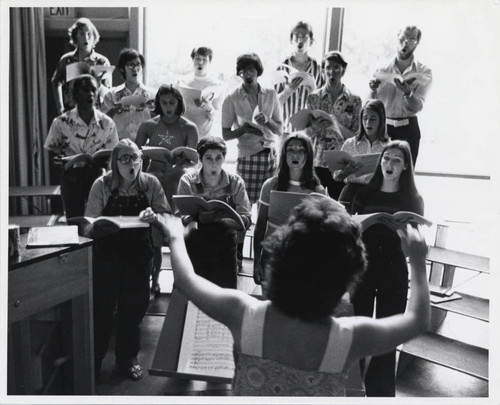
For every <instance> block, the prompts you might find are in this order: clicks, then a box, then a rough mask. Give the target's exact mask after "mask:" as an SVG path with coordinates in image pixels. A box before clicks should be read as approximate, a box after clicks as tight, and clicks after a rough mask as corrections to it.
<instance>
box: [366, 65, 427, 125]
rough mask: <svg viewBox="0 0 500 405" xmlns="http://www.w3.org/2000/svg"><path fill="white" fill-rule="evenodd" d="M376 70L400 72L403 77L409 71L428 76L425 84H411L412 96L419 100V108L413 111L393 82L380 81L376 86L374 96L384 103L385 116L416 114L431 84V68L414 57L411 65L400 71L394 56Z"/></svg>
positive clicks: (395, 116) (402, 116)
mask: <svg viewBox="0 0 500 405" xmlns="http://www.w3.org/2000/svg"><path fill="white" fill-rule="evenodd" d="M378 71H379V72H387V73H396V74H402V75H403V77H404V76H405V75H407V74H410V73H421V74H423V75H425V76H428V77H429V78H430V81H429V82H428V83H427V84H422V83H420V84H416V85H414V86H412V87H413V97H416V98H418V99H419V100H420V103H419V104H420V109H419V110H418V111H414V110H412V109H411V108H410V105H409V104H408V99H407V98H406V97H405V96H404V95H403V92H401V91H400V90H398V88H397V87H396V85H395V84H392V83H387V82H382V83H381V84H380V86H379V87H378V90H377V94H376V96H375V97H376V98H377V99H378V100H380V101H382V102H383V103H384V106H385V113H386V116H387V118H408V117H414V116H416V115H417V113H418V112H419V111H420V110H421V109H422V108H423V105H424V102H425V98H426V96H427V93H428V91H429V89H430V87H431V85H432V71H431V69H429V68H428V67H427V66H425V65H424V64H423V63H420V62H419V61H417V60H416V59H415V58H414V59H413V61H412V63H411V65H410V66H409V67H408V68H407V69H406V70H405V71H404V72H402V73H401V72H400V71H399V69H398V67H397V65H396V59H395V58H394V59H393V60H392V61H391V62H390V63H389V64H388V65H386V66H385V67H383V68H381V69H379V70H378Z"/></svg>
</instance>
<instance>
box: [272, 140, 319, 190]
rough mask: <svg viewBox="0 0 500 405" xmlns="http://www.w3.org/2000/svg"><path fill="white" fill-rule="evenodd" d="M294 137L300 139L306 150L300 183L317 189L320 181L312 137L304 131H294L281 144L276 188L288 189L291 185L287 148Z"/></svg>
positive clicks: (305, 186)
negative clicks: (315, 169)
mask: <svg viewBox="0 0 500 405" xmlns="http://www.w3.org/2000/svg"><path fill="white" fill-rule="evenodd" d="M294 139H298V140H299V141H300V142H301V144H302V146H303V147H304V149H305V150H306V161H305V164H304V167H303V169H302V174H301V175H300V184H301V186H302V187H304V188H306V189H309V190H315V189H316V187H317V186H318V185H319V184H320V182H319V179H318V177H317V176H316V173H315V171H314V151H313V147H312V143H311V138H309V137H308V136H307V135H306V134H305V133H304V132H294V133H292V134H290V135H288V136H287V137H286V138H285V140H284V141H283V144H282V145H281V151H280V157H279V166H278V184H277V188H276V190H278V191H287V190H288V188H289V187H290V168H289V167H288V163H287V161H286V148H287V146H288V144H289V143H290V142H291V141H292V140H294Z"/></svg>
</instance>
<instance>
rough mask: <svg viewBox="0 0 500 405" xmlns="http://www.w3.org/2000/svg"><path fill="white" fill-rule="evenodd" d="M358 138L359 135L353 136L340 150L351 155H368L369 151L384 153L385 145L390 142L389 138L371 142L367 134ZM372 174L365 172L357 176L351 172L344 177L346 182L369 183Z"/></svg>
mask: <svg viewBox="0 0 500 405" xmlns="http://www.w3.org/2000/svg"><path fill="white" fill-rule="evenodd" d="M356 138H357V137H352V138H349V139H348V140H346V141H345V142H344V144H343V145H342V148H341V149H340V150H342V151H344V152H347V153H349V155H351V156H356V155H367V154H369V153H382V150H383V149H384V147H385V145H387V144H388V143H389V140H387V141H381V140H380V139H376V140H375V141H374V142H373V143H370V141H369V140H368V139H367V138H366V136H363V137H362V138H361V139H360V140H359V141H358V140H357V139H356ZM338 171H340V170H338ZM372 176H373V174H365V175H363V176H359V177H355V176H354V174H351V175H350V176H347V177H346V178H345V179H344V182H346V183H361V184H368V183H369V182H370V180H371V178H372Z"/></svg>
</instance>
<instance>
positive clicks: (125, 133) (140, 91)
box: [102, 83, 155, 141]
mask: <svg viewBox="0 0 500 405" xmlns="http://www.w3.org/2000/svg"><path fill="white" fill-rule="evenodd" d="M127 96H143V97H145V98H146V99H147V100H154V98H155V92H154V91H153V89H150V88H149V87H146V86H144V85H143V84H140V85H139V87H138V88H137V89H135V91H134V92H131V91H130V90H129V89H128V88H127V87H126V86H125V83H124V84H122V85H120V86H117V87H113V88H112V89H110V90H109V91H108V92H107V93H106V95H105V96H104V101H103V104H104V106H103V108H102V110H103V111H104V112H107V111H109V110H110V109H111V108H113V107H114V106H115V105H116V104H118V103H119V102H120V101H121V99H122V98H123V97H127ZM149 119H151V109H150V107H149V106H148V105H146V106H144V107H136V106H133V105H124V106H122V111H121V112H117V113H116V114H115V115H114V116H113V120H114V121H115V124H116V129H117V131H118V137H119V138H120V139H124V138H129V139H131V140H133V141H135V138H136V136H137V130H138V129H139V126H140V125H141V124H142V123H143V122H144V121H147V120H149Z"/></svg>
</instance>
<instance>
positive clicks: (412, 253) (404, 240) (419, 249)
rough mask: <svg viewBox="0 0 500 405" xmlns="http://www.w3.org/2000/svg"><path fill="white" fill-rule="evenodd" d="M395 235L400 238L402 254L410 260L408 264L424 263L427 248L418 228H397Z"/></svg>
mask: <svg viewBox="0 0 500 405" xmlns="http://www.w3.org/2000/svg"><path fill="white" fill-rule="evenodd" d="M397 233H398V235H399V237H400V238H401V248H402V249H403V253H404V255H405V256H406V257H408V258H409V259H410V263H425V258H426V256H427V251H428V250H429V248H428V247H427V243H426V242H425V238H424V237H423V235H422V233H421V232H420V226H418V227H413V226H411V225H410V224H407V225H406V226H405V227H402V228H399V229H398V230H397Z"/></svg>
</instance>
